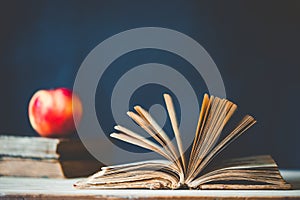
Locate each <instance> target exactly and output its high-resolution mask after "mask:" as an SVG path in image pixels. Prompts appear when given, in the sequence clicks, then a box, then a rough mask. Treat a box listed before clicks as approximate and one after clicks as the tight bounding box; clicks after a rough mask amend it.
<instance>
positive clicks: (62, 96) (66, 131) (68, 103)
mask: <svg viewBox="0 0 300 200" xmlns="http://www.w3.org/2000/svg"><path fill="white" fill-rule="evenodd" d="M72 96H74V97H73V100H72ZM28 115H29V121H30V123H31V126H32V127H33V129H34V130H35V131H36V132H38V133H39V134H40V135H41V136H43V137H67V136H70V135H71V134H72V133H73V132H74V131H75V124H74V118H73V115H74V117H75V118H76V120H77V121H78V122H79V121H80V119H81V116H82V104H81V101H80V99H79V97H78V96H77V95H76V94H74V93H73V92H72V91H71V90H69V89H67V88H57V89H52V90H39V91H37V92H36V93H35V94H34V95H33V96H32V98H31V100H30V102H29V107H28Z"/></svg>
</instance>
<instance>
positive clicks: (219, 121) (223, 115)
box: [74, 94, 291, 189]
mask: <svg viewBox="0 0 300 200" xmlns="http://www.w3.org/2000/svg"><path fill="white" fill-rule="evenodd" d="M164 100H165V104H166V108H167V111H168V115H169V118H170V122H171V125H172V128H173V132H174V135H175V139H176V145H175V144H173V143H172V142H171V140H170V138H169V137H168V136H167V134H166V133H165V132H164V131H163V130H162V128H161V127H160V126H159V125H158V124H157V123H156V122H155V120H154V119H153V118H152V117H151V116H150V114H149V113H148V112H147V111H146V110H144V109H143V108H142V107H140V106H135V107H134V109H135V111H136V113H134V112H128V113H127V114H128V115H129V116H130V117H131V118H132V119H133V120H134V121H135V122H136V123H137V124H138V125H139V126H141V127H142V128H143V129H144V130H145V131H146V132H147V133H148V134H149V135H150V136H151V137H152V138H153V139H154V140H155V141H156V142H153V141H152V140H149V139H148V138H145V137H143V136H141V135H139V134H137V133H134V132H132V131H130V130H128V129H127V128H125V127H122V126H119V125H118V126H115V129H116V130H117V131H118V133H112V134H111V137H113V138H117V139H120V140H122V141H125V142H128V143H131V144H134V145H137V146H139V147H143V148H145V149H148V150H151V151H154V152H156V153H158V154H160V155H161V156H162V157H164V158H166V160H149V161H143V162H135V163H129V164H121V165H115V166H107V167H102V168H101V171H99V172H98V173H96V174H94V175H92V176H90V177H88V178H86V179H83V180H80V181H78V182H77V183H75V184H74V186H75V187H76V188H83V189H84V188H87V189H92V188H94V189H112V188H116V189H121V188H150V189H180V188H190V189H288V188H290V187H291V186H290V185H289V184H288V183H286V182H285V181H284V179H283V178H282V176H281V175H280V172H279V170H278V167H277V165H276V163H275V161H274V160H273V159H272V158H271V156H253V157H245V158H237V159H231V160H227V161H222V162H221V163H220V164H219V165H217V166H216V165H215V166H213V167H212V166H210V165H209V164H210V162H211V161H212V160H213V158H214V157H215V156H216V155H217V154H219V153H220V152H221V151H222V150H223V149H224V148H225V147H227V146H228V145H229V144H230V143H231V142H232V141H233V140H235V139H236V138H237V137H238V136H240V135H241V134H242V133H244V132H245V131H246V130H247V129H248V128H250V127H251V126H252V125H253V124H254V123H255V122H256V121H255V119H254V118H253V117H251V116H249V115H247V116H245V117H244V118H243V119H242V120H241V122H240V123H239V124H238V125H237V126H236V128H235V129H234V130H233V131H231V132H230V133H229V134H228V135H227V136H226V137H225V138H224V139H223V140H222V141H220V142H219V143H218V142H217V141H218V138H219V136H220V134H221V132H222V130H223V128H224V126H225V125H226V124H227V122H228V120H229V119H230V118H231V116H232V115H233V113H234V112H235V110H236V109H237V106H236V105H235V104H234V103H232V102H230V101H228V100H226V99H220V98H218V97H214V96H211V97H209V96H208V95H207V94H205V95H204V98H203V102H202V107H201V111H200V116H199V120H198V124H197V128H196V134H195V138H194V141H193V144H192V148H191V150H190V152H189V156H186V155H188V154H186V153H185V152H184V150H183V145H182V140H181V134H180V132H179V127H178V122H177V119H176V114H175V109H174V105H173V101H172V98H171V96H170V95H168V94H164Z"/></svg>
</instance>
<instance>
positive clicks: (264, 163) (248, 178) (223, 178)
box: [188, 156, 289, 189]
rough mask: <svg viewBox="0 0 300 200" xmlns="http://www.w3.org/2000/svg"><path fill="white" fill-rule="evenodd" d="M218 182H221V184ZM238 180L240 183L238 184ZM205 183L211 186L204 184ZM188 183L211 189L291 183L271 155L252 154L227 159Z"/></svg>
mask: <svg viewBox="0 0 300 200" xmlns="http://www.w3.org/2000/svg"><path fill="white" fill-rule="evenodd" d="M232 181H235V183H234V184H230V183H231V182H232ZM216 182H219V184H220V186H218V184H217V183H216ZM237 182H240V183H239V184H237ZM210 183H212V184H210ZM204 184H207V185H209V186H204ZM188 185H189V186H190V187H193V188H194V187H200V188H205V187H206V188H210V189H213V186H214V187H215V188H221V187H223V188H226V187H227V188H228V189H232V188H233V187H231V186H230V185H235V186H236V185H240V186H239V187H236V188H242V186H243V185H244V186H245V188H247V187H248V186H247V185H252V186H251V187H250V188H253V189H257V188H260V187H259V185H261V186H263V187H261V188H265V189H267V188H269V187H265V186H266V185H271V186H274V185H276V187H277V188H278V187H281V186H282V187H283V188H286V187H287V186H288V185H289V184H287V183H286V182H285V181H284V179H283V178H282V176H281V175H280V173H279V170H278V167H277V165H276V163H275V161H274V160H273V159H272V157H271V156H252V157H245V158H238V159H231V160H228V161H225V162H223V163H221V164H220V165H218V166H217V167H215V169H213V170H212V171H210V172H208V173H206V174H204V175H202V176H200V177H198V178H196V179H195V180H193V181H192V182H190V183H189V184H188ZM254 185H255V186H256V187H254ZM274 188H275V187H274Z"/></svg>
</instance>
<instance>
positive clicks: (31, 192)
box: [0, 170, 300, 200]
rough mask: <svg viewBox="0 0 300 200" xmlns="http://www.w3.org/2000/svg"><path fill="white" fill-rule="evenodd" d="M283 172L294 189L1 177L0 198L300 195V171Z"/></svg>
mask: <svg viewBox="0 0 300 200" xmlns="http://www.w3.org/2000/svg"><path fill="white" fill-rule="evenodd" d="M281 172H282V175H283V176H284V178H285V179H286V180H287V181H288V182H290V183H292V184H293V186H294V189H293V190H276V191H275V190H77V189H74V188H73V187H72V185H73V183H74V182H76V181H77V180H78V179H47V178H20V177H0V199H10V198H14V199H42V198H46V199H72V198H74V197H77V198H79V199H109V200H117V199H147V200H148V199H164V200H165V199H192V200H193V199H247V200H250V199H271V198H272V199H286V198H288V199H300V187H299V186H300V171H291V170H282V171H281Z"/></svg>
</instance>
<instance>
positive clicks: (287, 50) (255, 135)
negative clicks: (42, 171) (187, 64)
mask: <svg viewBox="0 0 300 200" xmlns="http://www.w3.org/2000/svg"><path fill="white" fill-rule="evenodd" d="M299 10H300V3H299V1H280V2H279V3H278V2H276V1H247V2H245V1H205V2H203V1H31V0H27V1H1V2H0V91H1V98H0V113H1V114H0V132H1V134H15V135H36V133H35V132H34V131H33V130H32V128H31V127H30V124H29V122H28V118H27V104H28V101H29V99H30V97H31V95H32V94H33V93H34V92H35V91H36V90H37V89H40V88H55V87H62V86H64V87H69V88H72V86H73V82H74V79H75V76H76V72H77V70H78V68H79V66H80V64H81V62H82V61H83V59H84V58H85V57H86V56H87V54H88V53H89V52H90V51H91V50H92V49H93V48H94V47H95V46H96V45H97V44H99V43H100V42H101V41H103V40H105V39H106V38H108V37H110V36H112V35H114V34H116V33H119V32H121V31H124V30H127V29H132V28H136V27H145V26H156V27H165V28H170V29H174V30H178V31H180V32H182V33H184V34H187V35H189V36H190V37H192V38H193V39H195V40H196V41H198V42H199V43H200V44H201V45H202V46H203V47H204V48H205V49H206V50H207V51H208V53H209V54H210V55H211V57H212V58H213V60H214V61H215V63H216V64H217V66H218V68H219V70H220V72H221V74H222V77H223V80H224V82H225V86H226V91H227V96H228V97H229V98H230V99H232V100H234V102H237V103H238V105H239V108H240V109H239V112H241V113H243V114H244V113H248V112H249V111H250V112H251V113H250V114H253V115H254V116H255V117H256V118H257V120H258V124H257V125H256V126H255V127H254V128H252V129H251V130H249V132H248V134H246V135H244V136H242V138H240V140H239V141H237V142H235V143H234V144H233V145H232V146H231V147H229V149H227V151H226V152H225V154H230V155H232V154H234V155H237V156H238V155H244V154H263V153H266V154H271V155H273V157H274V158H275V159H276V160H277V161H278V163H279V165H280V167H283V168H285V167H291V168H299V167H300V158H299V156H298V152H300V145H299V141H300V115H299V113H300V106H299V102H300V65H299V64H300V61H299V52H300V51H299V45H300V39H299V35H300V27H299V26H300V12H299ZM147 53H149V54H148V55H147ZM168 56H169V55H166V57H168ZM147 59H149V60H151V61H156V62H158V63H160V62H161V63H164V62H166V63H167V64H169V65H171V66H172V64H176V63H177V62H180V61H178V59H177V60H176V58H172V56H169V57H168V59H166V58H165V56H164V54H160V53H157V52H144V53H142V54H141V53H140V52H137V54H136V55H132V56H129V57H128V58H127V59H126V58H124V60H123V61H122V60H120V61H119V62H118V63H119V68H121V67H122V65H123V64H125V63H127V64H128V63H135V61H136V60H137V61H138V62H137V63H139V64H142V63H144V61H145V62H147ZM143 60H144V61H143ZM116 71H118V70H116ZM190 78H191V80H190V81H191V82H197V78H196V77H190ZM108 96H109V95H107V96H103V97H102V96H101V95H97V99H99V101H100V99H101V98H103V102H104V103H105V102H108V103H109V101H108V100H107V97H108ZM110 125H111V126H110ZM113 125H114V122H111V121H108V122H106V126H108V127H112V126H113ZM108 129H109V128H108ZM111 130H112V129H111ZM108 131H109V130H108Z"/></svg>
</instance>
